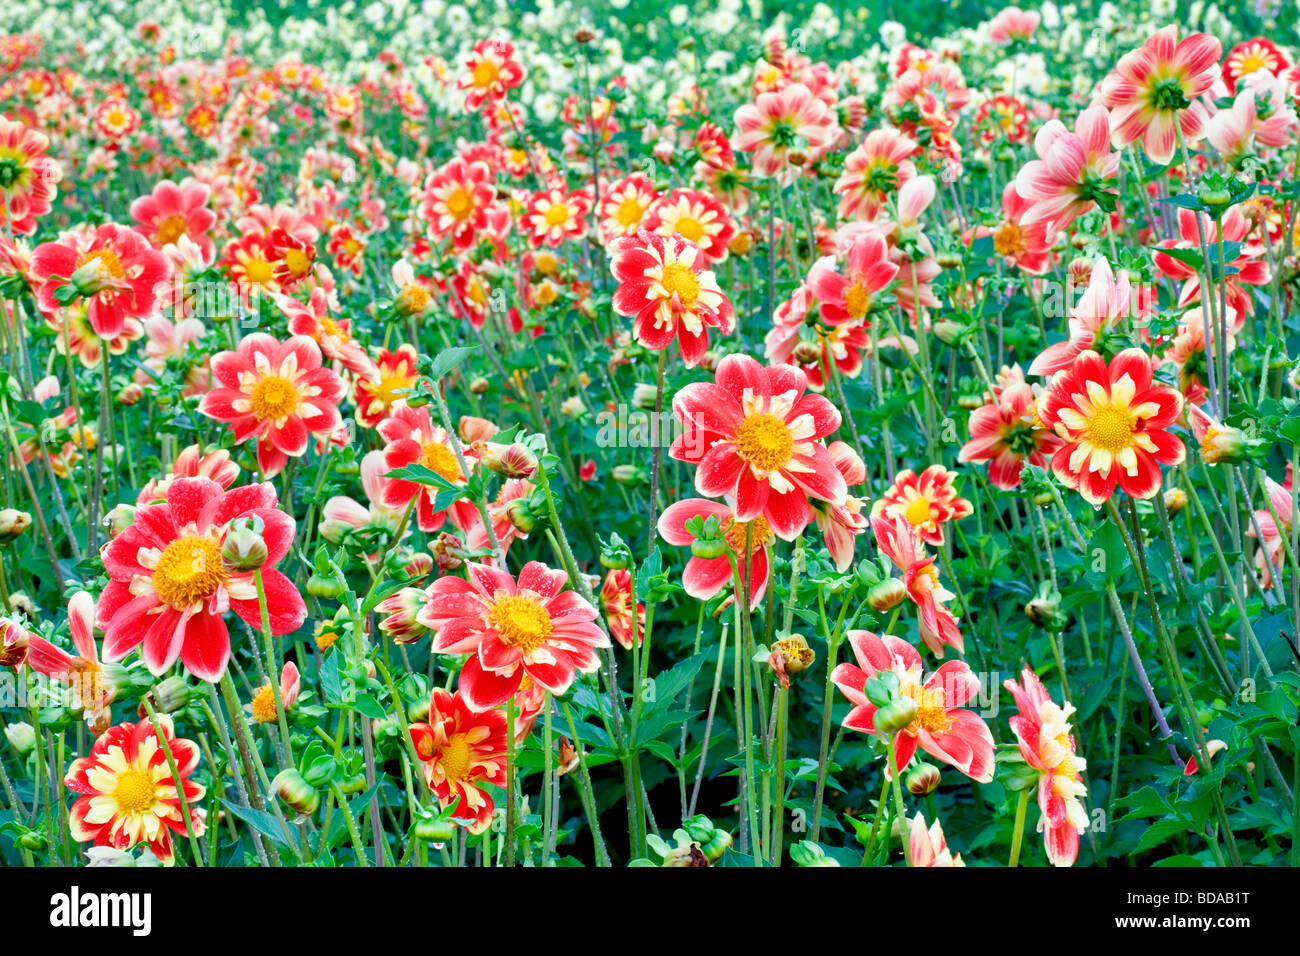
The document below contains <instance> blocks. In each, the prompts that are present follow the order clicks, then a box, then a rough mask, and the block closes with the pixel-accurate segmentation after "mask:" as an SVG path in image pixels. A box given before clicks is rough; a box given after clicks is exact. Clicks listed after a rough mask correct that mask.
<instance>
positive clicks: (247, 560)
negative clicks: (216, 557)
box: [221, 517, 268, 571]
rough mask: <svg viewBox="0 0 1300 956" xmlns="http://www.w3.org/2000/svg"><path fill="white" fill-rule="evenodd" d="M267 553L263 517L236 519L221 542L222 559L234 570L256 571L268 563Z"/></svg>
mask: <svg viewBox="0 0 1300 956" xmlns="http://www.w3.org/2000/svg"><path fill="white" fill-rule="evenodd" d="M267 555H268V552H267V548H266V539H265V538H264V537H262V519H260V518H257V517H253V518H246V519H241V520H238V521H236V522H235V523H234V524H233V525H231V527H230V530H229V531H227V532H226V540H225V541H223V542H222V544H221V560H222V561H223V562H224V563H225V565H226V567H228V568H230V569H231V570H232V571H255V570H257V569H258V568H260V567H261V566H262V565H264V564H266V559H267Z"/></svg>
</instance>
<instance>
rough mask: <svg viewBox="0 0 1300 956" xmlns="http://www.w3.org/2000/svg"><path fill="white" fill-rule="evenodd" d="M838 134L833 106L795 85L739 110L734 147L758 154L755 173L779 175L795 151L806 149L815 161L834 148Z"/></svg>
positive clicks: (809, 157)
mask: <svg viewBox="0 0 1300 956" xmlns="http://www.w3.org/2000/svg"><path fill="white" fill-rule="evenodd" d="M837 132H838V131H837V128H836V125H835V114H834V113H833V112H832V111H831V109H830V107H828V106H827V105H826V104H825V103H824V102H823V101H822V100H820V99H818V98H817V97H815V96H814V95H813V94H812V91H811V90H809V89H808V87H807V86H805V85H804V84H802V83H791V84H790V85H789V86H787V87H786V88H785V89H783V90H780V91H779V92H771V93H760V94H759V95H758V97H757V99H755V101H754V102H753V103H746V104H745V105H744V106H741V107H740V108H739V109H737V110H736V136H735V142H734V145H735V148H736V149H739V150H742V151H744V152H746V153H753V154H754V156H753V160H752V162H753V166H754V172H756V173H758V175H760V176H775V175H776V174H777V173H780V172H783V171H784V170H785V169H786V168H787V166H788V164H789V157H790V153H791V151H793V150H795V149H796V148H797V149H802V150H805V151H806V154H807V159H808V161H810V162H811V161H815V160H816V159H817V158H818V157H819V156H820V155H821V154H822V153H824V152H826V150H827V149H829V148H830V147H831V146H832V145H834V143H835V139H836V136H837Z"/></svg>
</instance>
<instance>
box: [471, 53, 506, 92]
mask: <svg viewBox="0 0 1300 956" xmlns="http://www.w3.org/2000/svg"><path fill="white" fill-rule="evenodd" d="M500 75H501V71H500V70H498V69H497V65H496V64H495V63H493V62H492V61H491V60H480V61H479V63H478V65H477V66H475V67H474V85H475V86H477V87H478V88H479V89H486V88H487V87H489V86H491V85H492V84H493V83H495V82H496V81H497V77H498V76H500Z"/></svg>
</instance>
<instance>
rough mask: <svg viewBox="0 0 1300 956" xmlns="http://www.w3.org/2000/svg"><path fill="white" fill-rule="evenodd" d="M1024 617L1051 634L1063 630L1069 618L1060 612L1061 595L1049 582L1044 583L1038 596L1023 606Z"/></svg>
mask: <svg viewBox="0 0 1300 956" xmlns="http://www.w3.org/2000/svg"><path fill="white" fill-rule="evenodd" d="M1025 617H1027V618H1029V620H1030V621H1032V622H1033V623H1034V624H1036V625H1038V626H1039V627H1041V628H1043V629H1044V630H1047V631H1051V632H1052V633H1059V632H1060V631H1063V630H1065V627H1066V625H1067V624H1069V623H1070V619H1069V616H1068V615H1066V613H1065V612H1064V611H1062V610H1061V594H1060V592H1059V591H1057V590H1056V589H1055V588H1053V587H1052V582H1050V581H1044V582H1043V584H1042V586H1041V587H1040V588H1039V589H1038V596H1037V597H1035V598H1034V599H1033V600H1032V601H1030V602H1029V603H1028V604H1026V605H1025Z"/></svg>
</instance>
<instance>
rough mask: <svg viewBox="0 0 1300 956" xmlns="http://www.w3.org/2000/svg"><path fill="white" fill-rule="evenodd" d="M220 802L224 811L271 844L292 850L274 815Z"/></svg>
mask: <svg viewBox="0 0 1300 956" xmlns="http://www.w3.org/2000/svg"><path fill="white" fill-rule="evenodd" d="M221 802H222V803H224V804H225V805H226V809H228V810H229V811H230V812H231V813H233V814H234V815H235V816H237V817H239V819H241V820H243V821H244V822H245V823H247V824H248V825H249V826H250V827H252V828H253V829H254V830H256V831H257V832H258V833H260V834H262V836H264V837H266V838H267V839H268V840H270V841H271V842H272V843H275V844H278V845H279V846H282V847H287V848H289V849H293V846H292V844H290V843H289V841H288V840H286V839H285V838H284V830H282V829H281V828H280V821H279V820H277V819H276V818H275V817H274V815H272V814H270V813H267V812H266V811H265V810H254V809H253V808H252V807H241V806H240V805H239V804H237V803H231V802H230V801H229V800H226V799H224V798H223V799H222V801H221Z"/></svg>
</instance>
